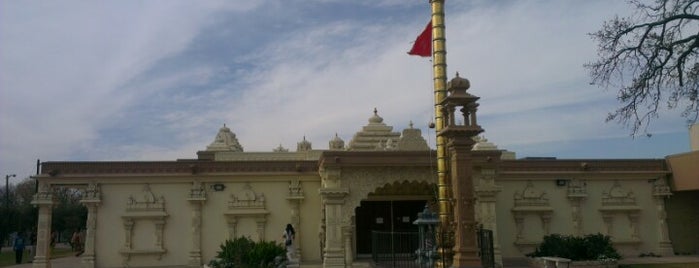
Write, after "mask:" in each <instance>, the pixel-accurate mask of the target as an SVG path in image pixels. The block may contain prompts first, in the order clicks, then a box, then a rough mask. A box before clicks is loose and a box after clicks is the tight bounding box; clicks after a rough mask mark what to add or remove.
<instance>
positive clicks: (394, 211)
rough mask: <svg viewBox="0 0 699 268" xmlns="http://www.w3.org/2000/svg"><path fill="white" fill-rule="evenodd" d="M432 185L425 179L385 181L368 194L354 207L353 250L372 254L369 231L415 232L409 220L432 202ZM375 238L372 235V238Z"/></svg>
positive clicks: (414, 218)
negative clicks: (419, 180) (416, 180)
mask: <svg viewBox="0 0 699 268" xmlns="http://www.w3.org/2000/svg"><path fill="white" fill-rule="evenodd" d="M434 189H435V186H434V184H430V183H427V182H408V181H402V182H393V183H387V184H385V185H384V186H382V187H379V188H377V189H376V190H375V191H374V192H371V193H369V194H368V196H367V198H366V199H365V200H362V201H361V202H360V205H359V206H358V207H356V208H355V211H354V215H355V222H354V224H355V230H356V232H355V252H356V254H357V256H358V257H365V256H366V257H368V256H369V254H371V253H372V248H373V244H374V243H375V242H379V241H372V239H373V238H372V232H374V231H380V232H417V226H415V225H414V224H413V221H415V220H416V219H417V213H418V212H421V211H422V210H423V209H424V208H425V205H426V204H430V203H432V204H433V203H434V200H435V194H434ZM374 239H375V238H374Z"/></svg>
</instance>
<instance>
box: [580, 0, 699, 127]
mask: <svg viewBox="0 0 699 268" xmlns="http://www.w3.org/2000/svg"><path fill="white" fill-rule="evenodd" d="M648 2H649V1H642V0H631V1H629V4H630V5H631V6H632V7H633V8H634V10H635V13H634V15H632V16H630V17H626V18H620V17H618V16H616V17H615V18H613V19H611V20H609V21H606V22H605V23H604V25H603V26H602V29H600V30H599V31H597V32H595V33H591V34H590V35H591V36H592V38H593V39H594V40H595V41H597V42H598V56H599V58H598V59H597V61H595V62H592V63H588V64H586V65H585V67H586V68H588V70H589V71H590V76H591V77H592V84H596V85H599V86H601V87H603V88H614V89H618V90H619V92H618V96H617V99H618V101H619V102H620V107H619V108H617V109H616V110H615V111H614V112H610V113H609V115H608V116H607V119H606V121H607V122H609V121H618V122H619V123H620V124H622V125H624V126H626V127H629V128H630V129H631V135H633V136H636V135H638V134H641V133H643V134H646V135H650V134H649V133H648V126H649V125H650V123H651V121H652V120H653V119H657V118H658V117H659V114H658V112H659V110H660V109H661V105H663V103H665V104H667V108H668V109H670V110H671V109H681V116H682V117H684V118H686V119H687V122H688V123H693V122H696V121H697V118H698V116H699V98H698V96H697V89H698V88H699V78H698V77H699V62H698V58H699V54H698V53H699V15H697V11H698V9H699V0H653V1H651V2H650V3H648Z"/></svg>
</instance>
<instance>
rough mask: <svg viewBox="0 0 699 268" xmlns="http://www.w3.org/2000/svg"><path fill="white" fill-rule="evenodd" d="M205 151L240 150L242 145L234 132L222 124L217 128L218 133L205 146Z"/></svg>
mask: <svg viewBox="0 0 699 268" xmlns="http://www.w3.org/2000/svg"><path fill="white" fill-rule="evenodd" d="M206 151H210V152H211V151H213V152H224V151H229V152H242V151H243V146H241V145H240V143H238V139H237V138H236V137H235V134H234V133H233V132H232V131H231V129H230V128H228V127H226V124H223V127H222V128H220V129H219V130H218V134H216V138H214V141H213V142H212V143H211V144H210V145H209V146H206Z"/></svg>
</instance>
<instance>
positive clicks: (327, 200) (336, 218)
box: [319, 189, 349, 268]
mask: <svg viewBox="0 0 699 268" xmlns="http://www.w3.org/2000/svg"><path fill="white" fill-rule="evenodd" d="M319 192H320V195H321V196H322V197H323V206H324V207H325V248H324V249H323V252H324V254H323V267H326V268H327V267H345V263H346V262H345V252H344V249H343V247H344V244H343V241H342V205H343V204H344V203H345V196H347V194H349V190H348V189H320V190H319Z"/></svg>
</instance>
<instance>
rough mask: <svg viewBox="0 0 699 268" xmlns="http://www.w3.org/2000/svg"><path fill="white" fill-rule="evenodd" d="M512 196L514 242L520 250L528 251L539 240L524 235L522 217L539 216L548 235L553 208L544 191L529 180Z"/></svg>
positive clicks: (544, 231) (542, 227)
mask: <svg viewBox="0 0 699 268" xmlns="http://www.w3.org/2000/svg"><path fill="white" fill-rule="evenodd" d="M513 198H514V204H515V206H514V207H513V208H512V216H513V217H514V220H515V226H516V228H517V233H516V238H515V242H514V244H515V245H516V246H517V248H518V249H519V250H520V251H522V252H525V251H526V252H529V251H531V250H532V249H533V247H535V246H536V245H537V244H539V243H541V241H539V240H532V239H529V238H527V237H525V235H524V227H525V226H524V219H525V218H526V217H531V216H533V217H537V218H539V220H541V229H542V230H543V233H544V235H548V234H549V231H550V230H549V227H550V225H551V214H553V208H552V207H551V206H550V205H549V199H548V197H546V192H544V191H543V190H540V189H537V188H536V187H534V184H533V183H532V182H531V181H527V184H526V186H525V187H524V189H522V190H521V191H516V192H515V194H514V196H513ZM530 228H532V227H529V229H530Z"/></svg>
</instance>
